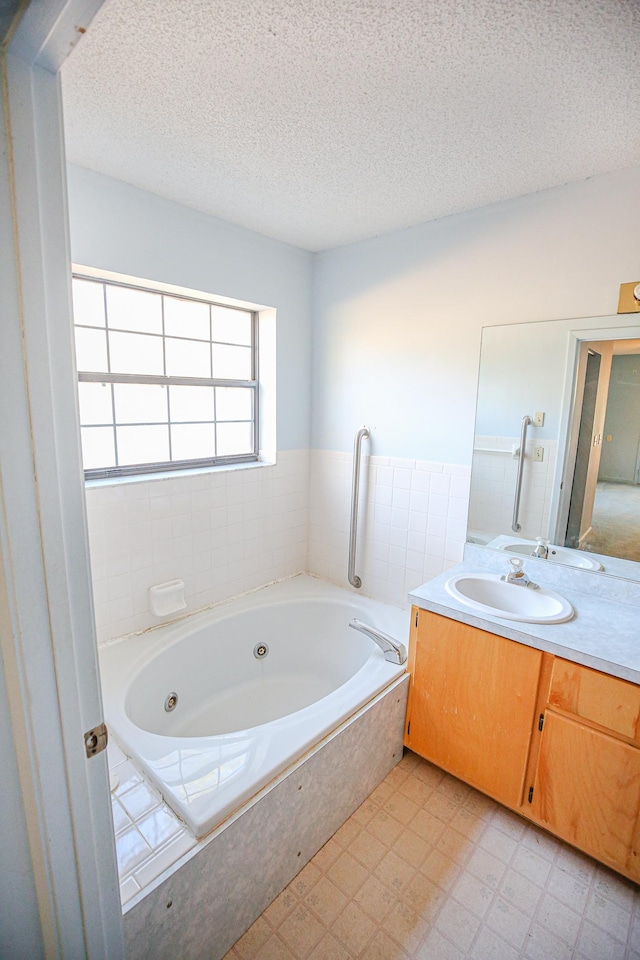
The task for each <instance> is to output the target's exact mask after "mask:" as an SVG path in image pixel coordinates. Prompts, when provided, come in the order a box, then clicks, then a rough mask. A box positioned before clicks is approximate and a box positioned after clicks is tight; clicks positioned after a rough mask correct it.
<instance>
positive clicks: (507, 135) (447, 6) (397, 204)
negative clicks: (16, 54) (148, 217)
mask: <svg viewBox="0 0 640 960" xmlns="http://www.w3.org/2000/svg"><path fill="white" fill-rule="evenodd" d="M639 91H640V0H215V2H212V0H144V2H140V0H109V2H107V3H106V4H105V6H104V7H103V9H102V10H101V11H100V13H99V14H98V16H97V17H96V19H95V21H94V23H93V24H92V26H91V28H90V29H89V31H88V33H87V34H86V36H85V37H84V39H83V40H82V42H81V43H80V44H79V45H78V47H77V48H76V50H75V52H74V53H73V54H72V55H71V57H70V58H69V60H68V61H67V64H66V65H65V67H64V70H63V92H64V105H65V118H66V135H67V153H68V157H69V159H70V160H71V161H73V162H76V163H78V164H81V165H84V166H86V167H89V168H91V169H93V170H98V171H101V172H103V173H106V174H108V175H109V176H112V177H116V178H118V179H121V180H125V181H127V182H129V183H132V184H134V185H136V186H140V187H144V188H145V189H147V190H150V191H152V192H154V193H157V194H160V195H161V196H164V197H168V198H170V199H173V200H177V201H179V202H180V203H185V204H188V205H189V206H192V207H195V208H197V209H199V210H203V211H205V212H207V213H210V214H213V215H215V216H218V217H222V218H223V219H225V220H229V221H232V222H234V223H238V224H241V225H243V226H245V227H249V228H250V229H252V230H257V231H259V232H261V233H264V234H267V235H269V236H272V237H277V238H279V239H281V240H285V241H288V242H289V243H293V244H296V245H297V246H300V247H304V248H307V249H309V250H322V249H326V248H328V247H333V246H338V245H341V244H345V243H349V242H351V241H353V240H358V239H362V238H365V237H370V236H374V235H376V234H380V233H385V232H388V231H390V230H395V229H399V228H402V227H406V226H409V225H412V224H416V223H420V222H422V221H425V220H431V219H434V218H436V217H441V216H444V215H447V214H451V213H456V212H459V211H463V210H469V209H472V208H474V207H480V206H483V205H485V204H488V203H492V202H494V201H498V200H504V199H506V198H508V197H514V196H520V195H523V194H527V193H533V192H535V191H537V190H542V189H545V188H547V187H552V186H557V185H559V184H562V183H566V182H568V181H572V180H580V179H583V178H585V177H589V176H592V175H594V174H600V173H605V172H608V171H611V170H615V169H620V168H624V167H629V166H633V165H635V164H638V163H640V95H639Z"/></svg>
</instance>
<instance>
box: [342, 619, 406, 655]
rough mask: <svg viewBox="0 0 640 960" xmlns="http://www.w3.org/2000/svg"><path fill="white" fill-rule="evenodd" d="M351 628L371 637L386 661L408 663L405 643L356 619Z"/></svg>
mask: <svg viewBox="0 0 640 960" xmlns="http://www.w3.org/2000/svg"><path fill="white" fill-rule="evenodd" d="M349 626H350V627H353V629H354V630H359V631H360V633H364V634H366V635H367V636H368V637H371V639H372V640H373V641H375V643H377V644H378V646H379V647H380V649H381V650H382V652H383V653H384V658H385V660H388V661H389V662H390V663H406V662H407V648H406V647H405V645H404V644H403V643H400V642H399V641H398V640H394V639H393V637H390V636H389V634H388V633H383V632H382V630H376V628H375V627H370V626H368V624H366V623H362V621H361V620H356V619H355V618H354V619H353V620H351V622H350V623H349Z"/></svg>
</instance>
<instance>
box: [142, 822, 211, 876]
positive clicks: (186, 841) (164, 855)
mask: <svg viewBox="0 0 640 960" xmlns="http://www.w3.org/2000/svg"><path fill="white" fill-rule="evenodd" d="M195 845H196V838H195V837H194V836H192V834H190V833H187V831H186V830H183V831H182V832H181V833H179V834H178V836H177V837H174V838H173V839H172V840H171V841H170V842H169V843H168V844H167V845H166V847H162V849H161V850H157V851H156V852H155V853H154V854H153V856H152V857H150V858H149V859H148V860H147V861H146V863H144V864H143V865H142V866H141V867H140V868H139V869H138V870H136V871H135V873H134V874H133V878H134V879H135V880H136V882H137V883H138V884H139V885H140V887H141V888H144V887H146V886H147V884H149V883H151V881H152V880H155V879H156V877H159V876H160V874H161V873H162V872H163V871H164V870H166V869H167V867H170V866H171V865H172V864H174V863H175V862H176V860H179V859H180V857H182V856H183V855H184V854H185V853H187V852H188V851H189V850H191V848H192V847H195Z"/></svg>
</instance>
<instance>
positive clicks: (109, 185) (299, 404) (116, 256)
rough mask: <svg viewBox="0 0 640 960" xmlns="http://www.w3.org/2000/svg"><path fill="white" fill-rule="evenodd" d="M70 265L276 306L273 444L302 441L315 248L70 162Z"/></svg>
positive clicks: (286, 446) (284, 446) (305, 442)
mask: <svg viewBox="0 0 640 960" xmlns="http://www.w3.org/2000/svg"><path fill="white" fill-rule="evenodd" d="M68 183H69V216H70V225H71V256H72V259H73V262H74V263H79V264H82V265H83V266H90V267H97V268H99V269H102V270H112V271H114V272H116V273H125V274H129V275H131V276H135V277H142V278H144V279H146V280H156V281H161V282H163V283H171V284H176V285H178V286H182V287H190V288H192V289H194V290H202V291H204V292H207V293H213V294H217V295H218V296H223V297H233V298H235V299H238V300H246V301H249V302H251V303H256V304H260V305H263V306H269V307H275V308H276V309H277V312H278V313H277V378H278V398H277V431H278V432H277V444H278V449H280V450H296V449H300V448H305V447H308V446H310V433H309V431H310V413H309V411H310V402H311V397H310V388H309V380H310V364H311V283H312V271H313V254H311V253H308V252H307V251H306V250H299V249H298V248H297V247H292V246H290V245H289V244H286V243H280V242H279V241H277V240H272V239H270V238H269V237H264V236H262V235H261V234H258V233H254V232H253V231H251V230H245V229H244V228H242V227H238V226H235V225H234V224H231V223H227V222H225V221H223V220H218V219H216V218H215V217H210V216H208V215H206V214H204V213H200V212H199V211H197V210H193V209H191V208H190V207H185V206H183V205H181V204H178V203H173V202H172V201H170V200H164V199H163V198H162V197H158V196H156V195H155V194H152V193H148V192H147V191H145V190H140V189H138V188H137V187H132V186H130V185H129V184H126V183H123V182H121V181H119V180H113V179H111V178H110V177H105V176H103V175H102V174H98V173H94V172H93V171H91V170H87V169H85V168H82V167H76V166H70V167H69V169H68Z"/></svg>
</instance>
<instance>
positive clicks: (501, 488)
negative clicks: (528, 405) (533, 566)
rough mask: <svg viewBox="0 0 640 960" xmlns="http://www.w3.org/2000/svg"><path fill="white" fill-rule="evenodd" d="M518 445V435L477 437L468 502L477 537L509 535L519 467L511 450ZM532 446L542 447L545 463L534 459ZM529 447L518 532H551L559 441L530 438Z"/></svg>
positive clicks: (532, 534) (534, 534)
mask: <svg viewBox="0 0 640 960" xmlns="http://www.w3.org/2000/svg"><path fill="white" fill-rule="evenodd" d="M519 443H520V440H519V438H518V437H484V436H483V437H476V440H475V449H474V454H473V483H472V485H471V499H470V504H469V528H470V530H471V531H473V532H474V533H475V535H476V536H477V535H482V534H483V533H488V534H491V536H493V537H495V536H497V535H498V534H499V533H511V523H512V519H513V502H514V497H515V490H516V473H517V467H518V461H517V460H516V459H515V458H514V457H513V456H512V454H511V451H513V450H514V449H517V447H518V446H519ZM534 446H541V447H542V448H543V450H544V454H543V457H544V459H543V460H542V462H536V461H534V460H533V448H534ZM499 451H507V452H504V453H503V452H499ZM525 451H526V458H525V465H524V473H523V481H522V495H521V498H520V503H521V509H520V514H519V519H520V523H521V524H522V530H521V531H520V533H519V536H521V537H529V538H534V537H540V536H547V534H548V530H549V512H550V508H551V497H552V493H553V478H554V474H555V469H556V462H557V453H558V444H557V441H555V440H535V439H529V440H527V443H526V446H525Z"/></svg>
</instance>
